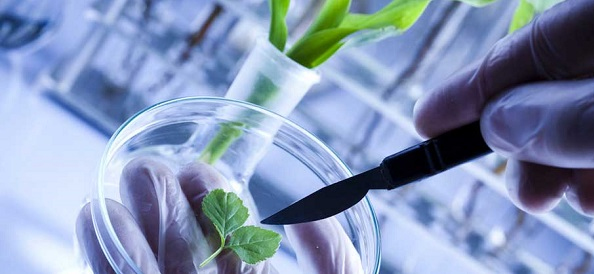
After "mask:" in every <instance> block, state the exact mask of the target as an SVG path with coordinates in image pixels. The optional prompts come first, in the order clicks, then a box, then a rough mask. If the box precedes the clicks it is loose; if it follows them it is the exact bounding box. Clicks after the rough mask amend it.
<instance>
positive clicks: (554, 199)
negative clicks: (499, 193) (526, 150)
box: [505, 160, 571, 214]
mask: <svg viewBox="0 0 594 274" xmlns="http://www.w3.org/2000/svg"><path fill="white" fill-rule="evenodd" d="M570 176H571V171H570V170H567V169H562V168H556V167H549V166H543V165H539V164H534V163H529V162H521V161H515V160H509V161H508V164H507V169H506V180H505V181H506V187H507V190H508V195H509V198H510V200H511V201H512V203H513V204H514V205H516V206H517V207H518V208H520V209H521V210H523V211H526V212H528V213H531V214H538V213H543V212H546V211H549V210H551V209H553V208H554V207H555V206H556V205H557V204H558V203H559V201H560V200H561V198H562V197H563V195H564V193H565V191H566V189H567V185H568V181H569V178H570Z"/></svg>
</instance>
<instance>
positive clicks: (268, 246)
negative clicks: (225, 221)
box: [226, 226, 281, 264]
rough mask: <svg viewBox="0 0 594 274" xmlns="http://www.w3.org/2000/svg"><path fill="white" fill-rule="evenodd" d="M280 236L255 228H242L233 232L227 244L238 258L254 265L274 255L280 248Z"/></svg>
mask: <svg viewBox="0 0 594 274" xmlns="http://www.w3.org/2000/svg"><path fill="white" fill-rule="evenodd" d="M280 241H281V235H279V234H278V233H276V232H274V231H271V230H267V229H263V228H259V227H256V226H243V227H240V228H239V229H237V230H235V232H233V234H232V235H231V238H230V239H229V241H228V242H227V246H226V247H228V248H231V249H232V250H233V251H235V253H236V254H237V256H239V258H240V259H241V260H242V261H244V262H246V263H248V264H256V263H258V262H261V261H264V260H266V259H268V258H270V257H272V256H273V255H274V253H276V250H277V249H278V247H279V246H280Z"/></svg>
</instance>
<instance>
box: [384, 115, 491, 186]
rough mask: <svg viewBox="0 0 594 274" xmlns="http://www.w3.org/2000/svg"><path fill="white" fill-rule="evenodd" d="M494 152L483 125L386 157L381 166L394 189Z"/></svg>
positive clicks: (448, 133)
mask: <svg viewBox="0 0 594 274" xmlns="http://www.w3.org/2000/svg"><path fill="white" fill-rule="evenodd" d="M489 152H491V149H490V148H489V147H488V146H487V144H486V143H485V140H484V139H483V136H482V134H481V129H480V122H479V121H477V122H474V123H471V124H468V125H466V126H463V127H460V128H457V129H454V130H451V131H448V132H446V133H444V134H442V135H440V136H437V137H435V138H432V139H429V140H427V141H424V142H422V143H420V144H417V145H414V146H412V147H410V148H408V149H406V150H403V151H401V152H399V153H396V154H394V155H390V156H388V157H386V158H385V159H384V160H383V161H382V164H381V165H380V167H381V170H382V173H383V175H384V177H385V178H386V179H388V180H389V181H390V185H391V188H389V189H393V188H396V187H399V186H402V185H405V184H408V183H410V182H413V181H417V180H421V179H424V178H427V177H429V176H433V175H435V174H437V173H440V172H442V171H445V170H448V169H450V168H452V167H455V166H457V165H459V164H463V163H466V162H468V161H470V160H472V159H475V158H477V157H479V156H483V155H485V154H487V153H489Z"/></svg>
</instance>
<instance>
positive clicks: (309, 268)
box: [76, 158, 362, 273]
mask: <svg viewBox="0 0 594 274" xmlns="http://www.w3.org/2000/svg"><path fill="white" fill-rule="evenodd" d="M217 188H222V189H225V191H229V189H230V186H229V185H228V183H227V182H226V181H225V179H224V178H223V177H222V176H221V175H220V174H219V173H218V172H217V171H216V170H215V169H213V168H212V167H211V166H209V165H207V164H202V163H192V164H189V165H187V166H185V167H184V168H183V169H182V170H181V171H180V172H179V173H178V174H177V176H176V175H175V174H174V173H173V172H172V171H171V170H170V169H169V168H168V167H167V166H166V165H164V164H163V163H161V162H159V161H157V160H155V159H151V158H138V159H134V160H132V161H131V162H130V163H129V164H128V165H126V167H125V168H124V171H123V174H122V178H121V182H120V195H121V199H122V202H123V203H124V205H125V206H124V205H122V204H120V203H118V202H116V201H113V200H107V201H106V206H107V210H108V212H109V215H110V219H111V222H112V225H113V227H114V230H115V232H116V234H117V235H118V238H119V239H120V240H121V242H122V245H123V246H124V248H125V249H126V251H127V253H128V254H130V257H131V258H132V260H134V261H135V262H136V264H137V265H138V266H139V267H140V268H141V270H142V272H143V273H279V272H282V270H281V271H277V270H275V268H274V267H273V266H272V265H271V263H269V261H264V262H261V263H259V264H256V265H249V264H246V263H244V262H242V261H241V260H240V259H239V257H237V255H235V253H233V252H232V251H228V250H224V251H223V252H222V253H221V254H219V256H218V257H217V258H216V259H215V261H213V262H211V263H209V265H207V266H205V267H203V268H200V269H199V268H198V265H199V264H200V263H201V262H202V261H203V260H204V259H206V258H207V257H208V256H209V255H210V254H212V253H213V252H214V251H215V250H216V248H218V246H219V245H220V241H219V239H218V237H219V236H218V234H217V233H216V230H215V228H214V226H213V225H212V223H211V221H210V220H209V219H208V218H207V217H206V215H204V213H203V212H202V209H201V206H202V199H203V198H204V197H205V196H206V194H208V192H209V191H210V190H213V189H217ZM158 200H162V201H165V203H164V204H161V205H160V204H159V202H158ZM160 216H163V217H160ZM248 222H252V223H256V221H254V220H248ZM76 232H77V236H78V241H79V244H80V245H81V250H82V251H83V254H84V256H85V258H86V260H87V262H88V263H89V265H90V266H91V269H92V270H93V272H94V273H114V271H113V269H112V268H111V266H110V264H109V262H108V261H107V259H106V257H105V255H104V253H103V251H102V249H101V247H100V245H99V242H98V240H97V236H96V234H95V228H94V227H93V222H92V219H91V207H90V205H89V204H87V205H85V206H84V207H83V209H82V210H81V212H80V214H79V217H78V219H77V225H76ZM285 232H286V234H287V238H285V239H283V241H287V240H288V241H290V243H291V246H292V247H293V248H294V250H295V252H296V255H297V260H298V263H299V265H300V267H301V268H302V269H303V273H362V266H361V260H360V257H359V254H358V253H357V251H356V250H355V248H354V247H353V245H352V244H351V242H350V239H349V238H348V236H347V235H346V233H345V232H344V230H343V229H342V227H341V226H340V224H339V223H338V221H337V220H336V219H334V218H330V219H325V220H321V221H318V222H311V223H304V224H299V225H290V226H285ZM157 258H158V259H157ZM120 263H122V264H123V263H124V261H123V258H117V257H116V264H120ZM278 267H282V266H278Z"/></svg>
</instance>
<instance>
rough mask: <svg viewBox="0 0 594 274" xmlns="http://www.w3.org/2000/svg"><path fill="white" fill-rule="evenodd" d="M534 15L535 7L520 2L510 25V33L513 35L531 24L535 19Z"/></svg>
mask: <svg viewBox="0 0 594 274" xmlns="http://www.w3.org/2000/svg"><path fill="white" fill-rule="evenodd" d="M534 14H535V12H534V6H532V4H530V3H529V2H528V1H526V0H520V2H519V3H518V7H517V8H516V10H515V12H514V16H513V18H512V21H511V23H510V24H509V29H508V33H512V32H514V31H516V30H517V29H519V28H521V27H523V26H525V25H526V24H528V23H530V21H531V20H532V18H534Z"/></svg>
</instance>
